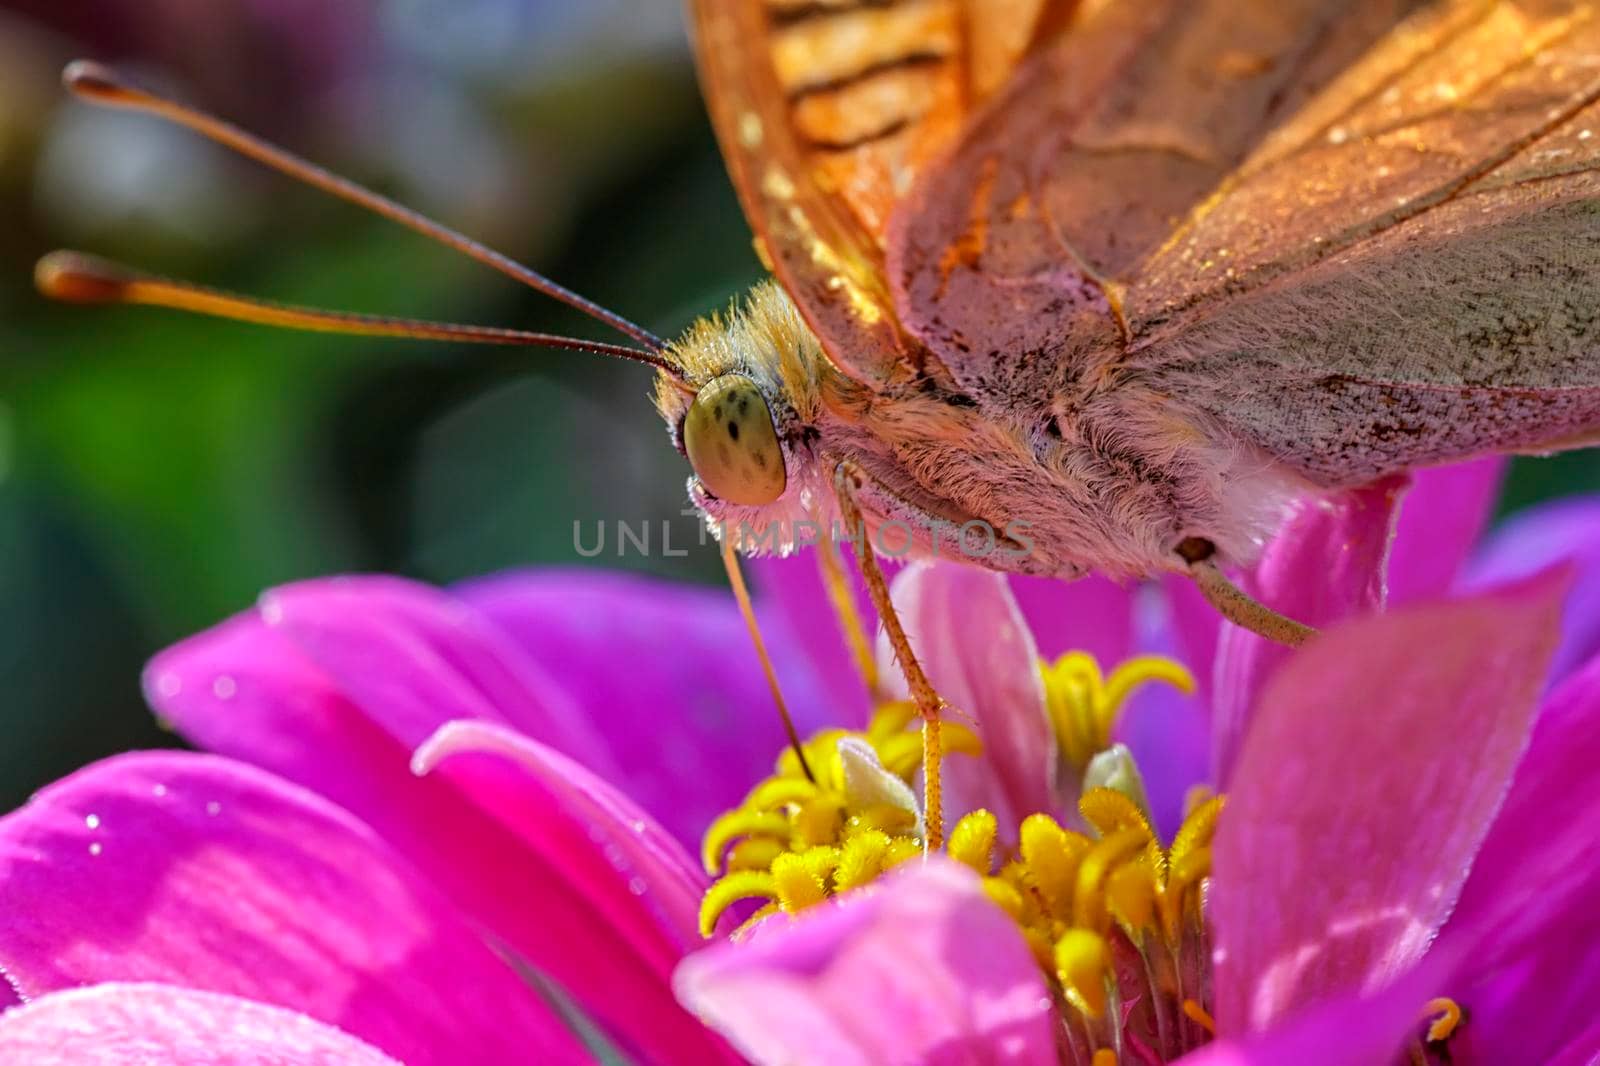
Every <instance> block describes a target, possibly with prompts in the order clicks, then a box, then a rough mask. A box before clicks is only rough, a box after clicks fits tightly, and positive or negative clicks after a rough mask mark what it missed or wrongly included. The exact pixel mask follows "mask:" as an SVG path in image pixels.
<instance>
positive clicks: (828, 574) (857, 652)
mask: <svg viewBox="0 0 1600 1066" xmlns="http://www.w3.org/2000/svg"><path fill="white" fill-rule="evenodd" d="M817 565H818V567H819V569H821V571H822V586H823V588H825V589H827V592H828V601H829V602H830V603H832V604H833V612H834V614H835V615H837V616H838V619H839V628H840V629H841V630H842V631H843V633H844V640H845V643H846V644H847V645H849V647H850V654H851V655H852V656H853V657H854V658H855V661H856V669H857V670H860V671H861V680H862V681H864V682H865V683H866V686H867V692H868V693H869V694H871V693H876V692H877V691H878V660H877V658H876V657H875V656H874V655H873V654H872V641H870V640H868V639H867V627H866V626H865V625H863V624H862V621H861V612H860V611H859V610H857V609H856V597H855V594H854V593H853V592H852V591H851V589H850V583H849V582H848V581H847V580H845V576H844V565H843V563H842V561H841V560H840V559H839V546H838V545H837V544H835V543H834V542H833V541H832V540H829V541H827V542H825V543H822V544H818V545H817Z"/></svg>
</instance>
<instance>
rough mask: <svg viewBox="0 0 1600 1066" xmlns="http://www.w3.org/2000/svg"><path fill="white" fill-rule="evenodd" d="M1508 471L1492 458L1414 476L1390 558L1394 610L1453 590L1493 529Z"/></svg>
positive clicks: (1398, 524)
mask: <svg viewBox="0 0 1600 1066" xmlns="http://www.w3.org/2000/svg"><path fill="white" fill-rule="evenodd" d="M1506 465H1507V462H1506V460H1505V459H1504V458H1503V457H1501V456H1494V457H1491V458H1488V459H1477V460H1474V461H1472V462H1470V463H1458V464H1456V465H1455V466H1445V467H1438V468H1436V469H1432V470H1419V471H1417V473H1416V474H1414V475H1413V478H1414V483H1413V484H1412V486H1411V491H1410V492H1408V493H1406V495H1405V500H1404V501H1403V503H1402V505H1401V507H1400V520H1399V522H1398V523H1397V524H1396V527H1395V535H1394V546H1393V548H1392V549H1391V550H1390V552H1389V602H1390V603H1391V604H1394V605H1399V604H1404V603H1413V602H1415V601H1417V600H1427V599H1435V598H1437V597H1439V596H1442V595H1444V593H1445V592H1446V591H1448V590H1449V588H1450V586H1451V584H1452V583H1454V581H1455V579H1456V575H1457V574H1458V573H1459V572H1460V570H1461V567H1462V565H1463V564H1465V563H1466V561H1467V556H1468V555H1470V554H1471V552H1472V548H1473V546H1474V545H1475V544H1477V543H1478V539H1479V538H1480V537H1482V536H1483V531H1484V530H1485V529H1487V528H1488V526H1489V518H1490V517H1491V516H1492V515H1493V514H1494V505H1495V499H1496V497H1498V496H1499V495H1500V483H1501V481H1502V480H1504V478H1505V472H1506ZM1530 573H1531V571H1530Z"/></svg>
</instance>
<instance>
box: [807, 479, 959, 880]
mask: <svg viewBox="0 0 1600 1066" xmlns="http://www.w3.org/2000/svg"><path fill="white" fill-rule="evenodd" d="M866 478H867V475H866V472H865V471H863V470H862V469H861V467H859V466H857V465H856V464H855V463H852V462H849V461H848V460H847V461H845V462H842V463H840V464H839V465H838V466H837V467H835V468H834V474H833V489H834V493H835V495H837V496H838V498H839V511H840V514H841V515H842V516H843V518H844V522H845V528H846V529H848V530H850V531H853V532H854V533H855V534H856V536H855V537H854V544H855V548H856V559H857V560H858V561H859V562H860V564H861V575H862V577H864V578H866V582H867V591H868V593H869V594H870V595H871V596H872V605H873V607H875V608H876V609H877V611H878V617H879V618H881V619H882V620H883V628H884V632H885V633H887V634H888V637H889V646H890V647H892V648H893V649H894V657H895V659H896V661H898V662H899V664H900V670H901V672H902V673H904V674H905V678H906V685H907V686H908V687H909V688H910V689H911V698H912V700H913V701H914V702H915V703H916V705H917V713H918V714H919V715H920V716H921V717H922V778H923V790H924V795H923V804H922V805H923V821H924V823H925V824H926V825H927V827H928V830H927V838H926V845H927V850H928V851H937V850H939V849H940V848H941V847H943V846H944V839H943V838H944V804H943V797H942V793H941V790H940V775H939V766H940V760H941V758H942V755H943V749H942V747H941V744H940V738H939V715H940V712H942V711H943V710H944V707H945V703H944V700H942V699H940V698H939V694H938V693H937V692H936V691H934V688H933V682H931V681H929V680H928V675H927V674H925V673H923V671H922V664H921V663H919V662H918V661H917V656H916V653H915V652H913V651H912V650H911V640H910V638H908V637H907V636H906V631H905V628H904V627H903V626H901V624H900V617H899V615H897V614H895V610H894V604H893V603H892V602H891V601H890V599H889V582H888V581H887V580H886V579H885V578H884V576H883V570H882V568H881V567H879V566H878V559H877V556H876V555H874V554H873V550H872V537H871V536H870V534H869V533H868V531H867V526H866V521H865V519H864V518H863V517H862V514H861V505H860V503H859V502H857V499H856V495H857V493H859V492H860V491H861V489H862V487H863V486H864V485H865V484H866Z"/></svg>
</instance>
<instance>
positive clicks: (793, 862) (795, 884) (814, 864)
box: [772, 848, 839, 914]
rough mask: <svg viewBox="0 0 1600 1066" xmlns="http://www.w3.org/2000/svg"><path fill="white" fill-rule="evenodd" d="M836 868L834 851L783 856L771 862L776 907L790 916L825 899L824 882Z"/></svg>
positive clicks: (827, 850)
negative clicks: (776, 899) (776, 900)
mask: <svg viewBox="0 0 1600 1066" xmlns="http://www.w3.org/2000/svg"><path fill="white" fill-rule="evenodd" d="M838 865H839V849H838V848H808V849H806V850H805V851H800V852H794V851H791V852H786V853H784V854H782V855H779V856H778V857H777V858H776V859H774V860H773V862H772V884H773V890H774V893H775V894H776V896H777V898H778V906H779V907H782V908H783V909H784V911H785V912H787V913H789V914H794V913H796V912H798V911H802V910H805V909H806V908H807V907H814V906H816V905H817V904H818V903H821V902H822V901H823V900H825V899H827V898H828V881H829V878H830V877H831V876H832V874H833V871H834V870H835V869H836V868H837V867H838Z"/></svg>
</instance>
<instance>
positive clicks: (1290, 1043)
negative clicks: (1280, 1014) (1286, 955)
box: [1178, 966, 1459, 1066]
mask: <svg viewBox="0 0 1600 1066" xmlns="http://www.w3.org/2000/svg"><path fill="white" fill-rule="evenodd" d="M1438 973H1439V967H1434V966H1424V967H1421V968H1419V969H1418V970H1416V971H1413V972H1411V973H1408V974H1406V975H1404V976H1403V977H1401V978H1400V979H1399V980H1397V981H1396V982H1395V983H1394V984H1392V985H1390V986H1389V987H1388V988H1385V989H1383V990H1382V991H1380V992H1378V993H1376V994H1374V995H1371V996H1354V995H1346V996H1341V997H1339V998H1337V999H1335V1000H1333V1001H1331V1002H1328V1003H1322V1004H1319V1005H1317V1006H1314V1007H1311V1008H1309V1009H1307V1010H1304V1011H1300V1012H1297V1013H1295V1014H1293V1015H1292V1016H1290V1017H1288V1018H1285V1019H1284V1020H1282V1021H1281V1022H1279V1023H1278V1024H1276V1025H1274V1026H1273V1027H1272V1028H1271V1029H1270V1030H1268V1031H1267V1032H1264V1033H1256V1034H1252V1035H1243V1036H1237V1037H1233V1038H1231V1039H1223V1040H1218V1041H1216V1042H1215V1043H1212V1044H1209V1045H1207V1046H1206V1047H1204V1048H1202V1049H1201V1050H1199V1051H1196V1052H1194V1053H1192V1054H1189V1055H1185V1056H1184V1057H1183V1058H1181V1059H1179V1060H1178V1062H1179V1063H1180V1064H1181V1066H1374V1064H1385V1063H1392V1062H1393V1063H1398V1062H1402V1061H1404V1060H1403V1059H1401V1058H1400V1057H1398V1053H1399V1051H1400V1048H1401V1045H1402V1044H1403V1042H1404V1041H1405V1040H1406V1039H1407V1038H1408V1037H1409V1036H1410V1034H1412V1033H1414V1032H1416V1031H1417V1029H1418V1028H1419V1025H1418V1021H1417V1019H1418V1015H1419V1004H1422V1003H1426V1002H1427V1001H1428V1000H1429V999H1430V998H1432V996H1433V989H1434V984H1433V982H1434V980H1435V978H1436V977H1437V975H1438ZM1458 1061H1459V1060H1458Z"/></svg>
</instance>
